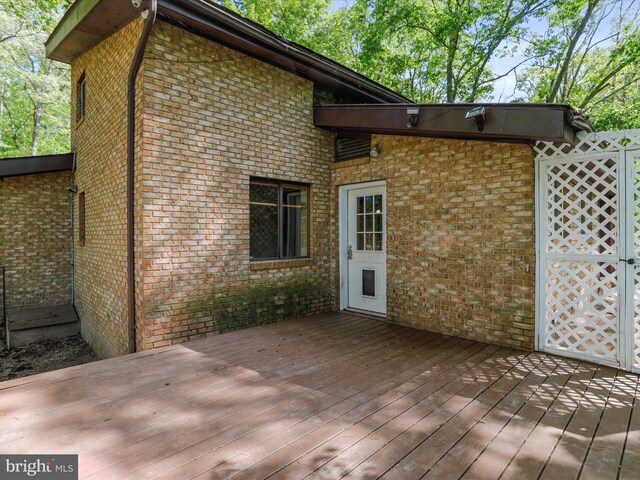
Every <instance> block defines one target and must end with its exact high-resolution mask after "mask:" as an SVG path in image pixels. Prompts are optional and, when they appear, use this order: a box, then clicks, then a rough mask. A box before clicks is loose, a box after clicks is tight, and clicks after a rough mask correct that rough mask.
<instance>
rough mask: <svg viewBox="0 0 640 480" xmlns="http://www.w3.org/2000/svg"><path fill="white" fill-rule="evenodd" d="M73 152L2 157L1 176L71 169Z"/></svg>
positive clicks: (0, 161)
mask: <svg viewBox="0 0 640 480" xmlns="http://www.w3.org/2000/svg"><path fill="white" fill-rule="evenodd" d="M72 168H73V153H61V154H58V155H41V156H35V157H14V158H3V159H0V178H5V177H16V176H19V175H33V174H36V173H50V172H61V171H65V170H71V169H72Z"/></svg>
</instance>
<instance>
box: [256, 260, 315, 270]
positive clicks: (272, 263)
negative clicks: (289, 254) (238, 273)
mask: <svg viewBox="0 0 640 480" xmlns="http://www.w3.org/2000/svg"><path fill="white" fill-rule="evenodd" d="M309 265H313V258H292V259H290V260H254V261H252V262H251V263H250V264H249V268H250V269H251V270H270V269H272V268H295V267H307V266H309Z"/></svg>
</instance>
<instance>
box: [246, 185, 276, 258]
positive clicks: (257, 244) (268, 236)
mask: <svg viewBox="0 0 640 480" xmlns="http://www.w3.org/2000/svg"><path fill="white" fill-rule="evenodd" d="M249 198H250V202H249V203H250V206H249V217H250V219H249V222H250V239H249V244H250V247H249V250H250V256H251V258H277V257H278V186H277V185H275V184H269V183H268V182H260V181H256V182H255V183H254V182H252V183H251V187H250V197H249Z"/></svg>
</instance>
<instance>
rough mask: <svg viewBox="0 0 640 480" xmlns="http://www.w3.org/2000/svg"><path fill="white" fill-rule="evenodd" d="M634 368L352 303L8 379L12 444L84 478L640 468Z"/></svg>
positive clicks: (529, 473)
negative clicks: (395, 320) (62, 457)
mask: <svg viewBox="0 0 640 480" xmlns="http://www.w3.org/2000/svg"><path fill="white" fill-rule="evenodd" d="M637 395H638V376H637V375H634V374H630V373H626V372H621V371H616V370H615V369H611V368H608V367H598V366H595V365H592V364H589V363H587V362H579V361H576V360H570V359H564V358H561V357H557V356H553V355H547V354H543V353H528V352H522V351H514V350H511V349H508V348H500V347H496V346H491V345H486V344H481V343H475V342H472V341H469V340H462V339H459V338H455V337H448V336H443V335H438V334H435V333H430V332H425V331H418V330H413V329H410V328H405V327H401V326H398V325H393V324H388V323H385V322H382V321H379V320H374V319H369V318H366V317H362V316H358V315H352V314H344V313H342V314H326V315H319V316H315V317H308V318H301V319H295V320H291V321H286V322H280V323H276V324H271V325H264V326H260V327H256V328H252V329H247V330H243V331H236V332H231V333H228V334H224V335H219V336H217V337H213V338H208V339H202V340H197V341H193V342H187V343H184V344H181V345H175V346H171V347H165V348H162V349H158V350H154V351H150V352H140V353H137V354H133V355H129V356H125V357H119V358H115V359H110V360H105V361H101V362H95V363H93V364H87V365H81V366H77V367H71V368H68V369H65V370H60V371H55V372H49V373H45V374H40V375H35V376H33V377H26V378H22V379H16V380H11V381H8V382H3V383H0V451H2V452H3V453H78V454H79V461H80V478H91V479H102V478H108V479H112V478H128V479H146V478H158V479H160V478H166V479H175V478H181V479H190V478H197V479H207V480H212V479H218V478H220V479H222V478H233V479H234V480H240V479H261V478H270V479H272V480H276V479H291V478H296V479H297V478H308V479H314V480H321V479H332V480H333V479H338V478H350V479H373V478H402V479H403V480H404V479H410V478H427V479H428V478H433V479H456V478H473V479H498V478H504V479H507V478H508V479H512V478H514V479H515V478H523V479H527V478H538V477H539V478H563V479H564V478H582V479H587V478H616V475H617V474H618V472H619V474H620V477H619V478H621V479H632V478H638V477H639V476H640V454H639V453H638V452H639V451H640V433H639V432H640V402H638V401H637Z"/></svg>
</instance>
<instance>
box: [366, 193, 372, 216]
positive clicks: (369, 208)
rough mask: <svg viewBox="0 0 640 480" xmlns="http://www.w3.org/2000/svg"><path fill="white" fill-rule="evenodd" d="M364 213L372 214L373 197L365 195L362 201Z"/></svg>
mask: <svg viewBox="0 0 640 480" xmlns="http://www.w3.org/2000/svg"><path fill="white" fill-rule="evenodd" d="M364 211H365V212H366V213H372V212H373V197H372V196H371V195H367V196H366V197H365V199H364Z"/></svg>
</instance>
